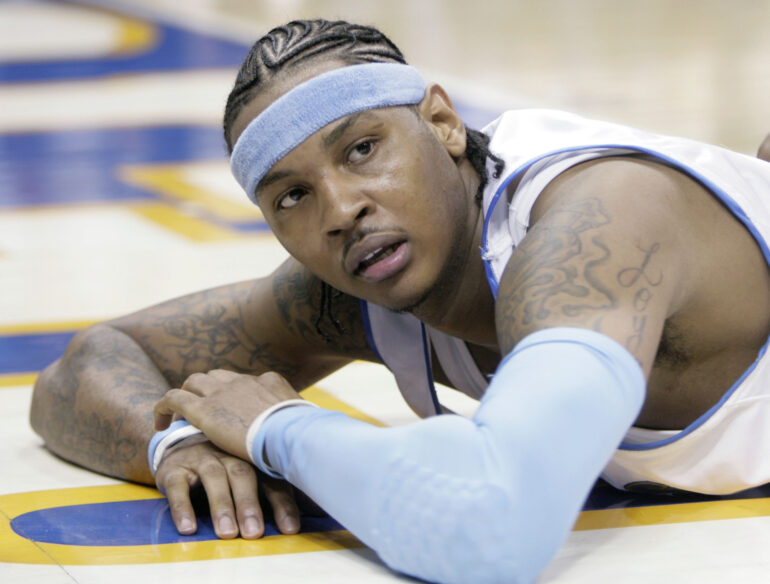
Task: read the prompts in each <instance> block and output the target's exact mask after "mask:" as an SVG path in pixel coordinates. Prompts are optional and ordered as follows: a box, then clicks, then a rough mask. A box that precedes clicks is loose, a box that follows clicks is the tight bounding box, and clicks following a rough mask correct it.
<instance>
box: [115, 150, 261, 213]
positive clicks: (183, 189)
mask: <svg viewBox="0 0 770 584" xmlns="http://www.w3.org/2000/svg"><path fill="white" fill-rule="evenodd" d="M189 166H190V165H189V164H173V165H169V164H166V165H160V164H159V165H153V166H148V165H145V166H127V167H124V168H122V169H121V172H120V178H121V180H123V181H125V182H127V183H130V184H133V185H134V186H138V187H140V188H144V189H149V190H151V191H153V192H156V193H160V194H163V195H166V196H169V197H173V198H175V199H178V200H180V201H185V202H188V203H193V204H195V205H197V206H199V207H200V208H202V209H205V210H206V211H208V212H210V213H212V214H214V215H216V216H217V217H221V218H222V219H225V220H228V221H258V220H260V219H263V217H262V213H261V211H260V210H259V208H258V207H256V206H255V205H251V204H247V203H246V202H244V203H238V202H236V201H231V200H229V199H224V198H222V197H220V196H218V195H217V194H216V193H212V192H211V191H208V190H206V189H204V188H201V187H200V186H198V185H196V184H194V183H193V182H191V181H189V180H188V179H187V176H186V169H187V167H189ZM244 200H245V197H244Z"/></svg>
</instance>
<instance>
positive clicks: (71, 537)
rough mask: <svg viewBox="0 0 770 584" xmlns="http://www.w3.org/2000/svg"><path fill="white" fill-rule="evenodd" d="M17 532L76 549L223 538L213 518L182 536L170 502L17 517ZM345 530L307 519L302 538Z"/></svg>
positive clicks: (268, 529) (271, 531) (272, 531)
mask: <svg viewBox="0 0 770 584" xmlns="http://www.w3.org/2000/svg"><path fill="white" fill-rule="evenodd" d="M116 526H119V528H116ZM11 529H13V531H14V532H16V533H17V534H18V535H20V536H21V537H24V538H26V539H29V540H31V541H35V542H40V543H53V544H61V545H73V546H138V545H155V544H164V543H184V542H192V541H210V540H217V539H219V538H218V537H217V535H216V533H215V532H214V528H213V526H212V523H211V517H210V516H209V515H208V514H207V513H202V514H199V515H198V531H197V533H195V534H193V535H184V536H183V535H179V533H178V532H177V530H176V528H175V527H174V523H173V521H172V519H171V512H170V511H169V508H168V501H167V500H166V499H149V500H141V501H119V502H111V503H92V504H87V505H71V506H66V507H53V508H49V509H39V510H36V511H30V512H28V513H24V514H23V515H19V516H18V517H15V518H14V519H13V520H12V521H11ZM341 529H344V528H343V527H342V526H341V525H340V524H339V523H337V522H336V521H335V520H334V519H332V518H330V517H303V518H302V530H301V532H300V533H316V532H323V531H336V530H341ZM279 534H280V532H279V531H278V529H277V528H276V527H275V525H274V524H273V523H272V522H270V521H269V520H266V525H265V535H266V536H270V535H279Z"/></svg>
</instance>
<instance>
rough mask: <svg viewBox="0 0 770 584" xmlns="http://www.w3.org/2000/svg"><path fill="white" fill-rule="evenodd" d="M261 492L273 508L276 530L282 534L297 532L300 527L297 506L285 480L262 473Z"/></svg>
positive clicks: (291, 489) (291, 490)
mask: <svg viewBox="0 0 770 584" xmlns="http://www.w3.org/2000/svg"><path fill="white" fill-rule="evenodd" d="M261 482H262V492H264V493H265V496H266V497H267V500H268V501H269V502H270V505H271V506H272V508H273V517H274V518H275V523H276V525H277V526H278V530H279V531H280V532H281V533H284V534H287V535H289V534H292V533H297V532H298V531H299V528H300V519H299V508H298V507H297V503H296V501H295V500H294V489H293V488H292V486H291V485H290V484H289V483H287V482H285V481H279V480H277V479H274V478H272V477H268V476H265V475H262V477H261Z"/></svg>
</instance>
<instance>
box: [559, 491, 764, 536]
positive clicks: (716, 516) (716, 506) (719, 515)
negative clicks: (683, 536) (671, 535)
mask: <svg viewBox="0 0 770 584" xmlns="http://www.w3.org/2000/svg"><path fill="white" fill-rule="evenodd" d="M767 515H770V498H760V499H731V500H728V501H707V502H701V503H679V504H675V505H655V506H650V507H629V508H626V509H601V510H596V511H583V512H582V513H581V514H580V517H578V520H577V522H576V523H575V527H574V529H575V531H587V530H592V529H610V528H618V527H639V526H642V525H663V524H669V523H694V522H698V521H717V520H720V519H746V518H750V517H765V516H767Z"/></svg>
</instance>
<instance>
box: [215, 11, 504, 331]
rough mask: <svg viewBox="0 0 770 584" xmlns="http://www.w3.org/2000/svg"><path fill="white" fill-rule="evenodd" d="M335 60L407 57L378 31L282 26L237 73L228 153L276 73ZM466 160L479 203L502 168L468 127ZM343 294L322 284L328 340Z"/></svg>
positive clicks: (227, 121) (335, 25)
mask: <svg viewBox="0 0 770 584" xmlns="http://www.w3.org/2000/svg"><path fill="white" fill-rule="evenodd" d="M322 58H326V59H333V60H336V61H340V62H342V63H345V64H346V65H355V64H363V63H388V62H392V63H404V64H405V63H406V60H405V59H404V55H403V54H402V53H401V51H400V50H399V48H398V47H397V46H396V45H395V44H393V42H392V41H391V40H390V39H389V38H388V37H387V36H385V35H384V34H383V33H382V32H380V31H379V30H377V29H376V28H373V27H369V26H362V25H357V24H351V23H348V22H344V21H334V22H331V21H327V20H320V19H319V20H295V21H292V22H290V23H288V24H287V25H285V26H279V27H277V28H274V29H273V30H271V31H270V32H268V33H267V34H266V35H265V36H263V37H262V38H260V39H259V40H258V41H257V42H256V43H254V45H253V46H252V47H251V50H250V51H249V53H248V55H247V56H246V59H245V61H244V62H243V65H242V66H241V68H240V70H239V71H238V75H237V77H236V79H235V86H234V87H233V89H232V91H231V92H230V95H229V96H228V98H227V105H226V106H225V114H224V122H223V126H224V136H225V143H226V144H227V151H228V153H229V154H232V151H233V142H232V136H231V132H232V126H233V123H234V121H235V119H236V118H237V117H238V115H239V114H240V112H241V111H242V109H243V108H244V106H245V105H246V104H247V103H249V102H250V101H251V100H252V99H253V98H254V97H255V96H256V95H257V94H258V93H259V92H260V90H261V89H263V88H264V87H265V86H266V85H267V84H268V83H270V80H271V79H272V78H273V77H275V76H276V75H277V74H278V73H280V72H282V71H284V70H287V69H289V68H292V67H295V66H302V65H305V64H307V62H308V61H310V60H313V59H322ZM466 134H467V139H466V148H465V157H466V158H467V159H468V162H470V164H471V166H472V167H473V169H474V170H475V171H476V172H477V173H478V176H479V187H478V190H477V191H476V200H477V201H479V202H480V201H481V196H482V193H483V191H484V187H485V186H486V184H487V180H488V178H489V173H488V171H487V159H490V160H492V162H493V169H494V170H493V176H494V177H495V178H497V177H499V176H500V174H501V173H502V171H503V167H504V162H503V161H502V160H501V159H500V158H498V157H497V156H495V155H493V154H491V153H490V151H489V137H488V136H487V135H485V134H483V133H481V132H479V131H477V130H473V129H471V128H468V127H466ZM339 294H340V292H339V291H337V290H333V289H332V288H331V287H329V286H328V285H327V284H325V283H323V284H322V289H321V307H320V308H321V310H320V314H319V316H318V320H317V321H316V330H318V332H319V333H320V334H322V335H323V336H324V337H327V338H328V336H327V335H326V334H325V333H323V332H322V331H321V328H320V324H321V320H322V318H323V316H324V313H326V314H328V315H329V317H330V318H331V320H332V322H333V323H334V326H335V328H336V329H337V331H338V332H340V333H343V332H345V331H344V330H343V329H342V325H341V323H340V322H339V321H338V320H337V319H336V318H334V316H333V314H332V306H331V305H332V300H333V299H334V298H336V297H338V296H339Z"/></svg>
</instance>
